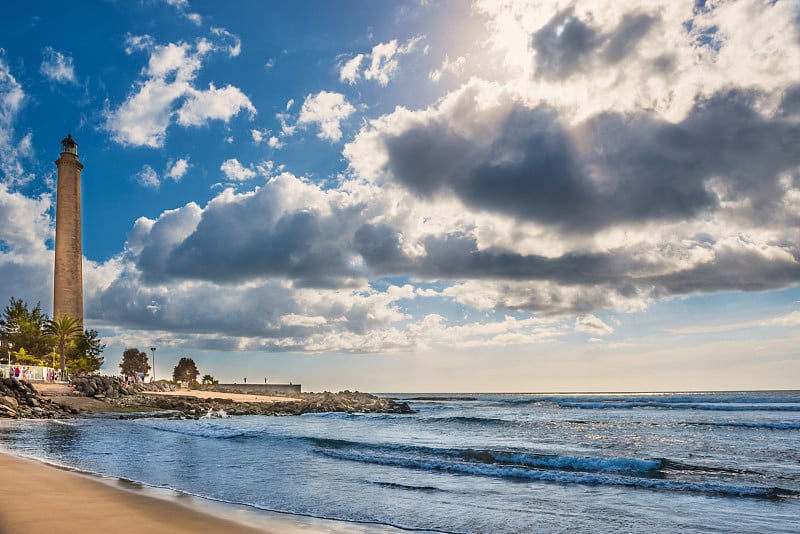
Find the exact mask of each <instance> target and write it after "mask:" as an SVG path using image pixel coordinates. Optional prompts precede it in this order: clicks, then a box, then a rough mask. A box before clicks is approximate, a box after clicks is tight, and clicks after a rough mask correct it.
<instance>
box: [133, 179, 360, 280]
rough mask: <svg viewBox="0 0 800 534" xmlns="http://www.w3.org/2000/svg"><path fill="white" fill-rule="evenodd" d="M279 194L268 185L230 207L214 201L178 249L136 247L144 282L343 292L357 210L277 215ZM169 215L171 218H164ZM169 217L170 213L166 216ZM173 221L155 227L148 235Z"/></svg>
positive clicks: (168, 245) (352, 274)
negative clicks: (281, 284) (276, 279)
mask: <svg viewBox="0 0 800 534" xmlns="http://www.w3.org/2000/svg"><path fill="white" fill-rule="evenodd" d="M277 200H278V195H276V194H275V191H271V190H270V189H269V188H268V187H265V188H262V189H260V190H259V191H258V192H256V193H255V194H254V195H251V196H247V197H243V198H239V199H236V200H234V201H230V202H214V203H211V204H210V205H209V206H208V207H207V208H206V209H205V210H203V211H202V214H201V216H200V220H199V222H198V223H197V225H196V228H195V229H194V231H192V232H191V233H190V234H189V235H188V236H187V237H185V239H182V240H181V241H180V242H179V243H177V244H174V245H173V244H171V243H164V242H163V241H161V240H158V239H154V240H153V241H152V242H150V243H148V244H147V245H146V246H144V248H143V249H142V251H141V253H140V254H139V256H138V258H137V267H138V268H139V269H140V270H141V271H142V273H143V278H144V280H145V281H147V282H148V283H160V282H163V281H165V280H168V279H197V280H208V281H214V282H218V283H235V282H241V281H244V280H248V279H253V278H257V277H271V276H283V277H288V278H291V279H293V280H294V282H295V284H296V285H297V286H298V287H301V286H313V287H342V286H346V285H349V284H351V283H352V277H355V276H358V273H356V272H355V271H354V270H353V268H352V267H351V266H350V260H351V259H352V257H353V253H352V252H351V250H350V248H349V247H348V246H344V245H343V244H342V243H340V241H341V240H342V239H347V236H348V233H349V232H352V230H348V228H347V227H346V225H347V224H349V221H350V220H351V219H353V217H354V215H357V214H358V212H359V211H360V208H359V207H353V208H350V213H347V212H345V211H341V210H338V211H336V210H334V212H333V213H332V214H329V215H325V216H322V215H321V214H320V213H319V211H318V210H316V209H315V208H313V207H309V208H306V209H299V210H291V211H287V212H281V211H279V208H278V206H277V205H276V204H275V202H276V201H277ZM170 215H171V214H170ZM167 217H168V218H169V215H168V216H167ZM162 223H163V224H165V225H166V226H167V227H169V226H171V225H173V224H178V223H177V222H176V221H168V220H164V221H162V220H160V221H158V222H157V223H156V224H155V226H154V228H153V230H152V231H151V234H153V235H156V234H158V232H159V231H160V229H159V225H160V224H162Z"/></svg>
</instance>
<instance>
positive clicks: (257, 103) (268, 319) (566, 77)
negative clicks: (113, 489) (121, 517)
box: [0, 0, 800, 391]
mask: <svg viewBox="0 0 800 534" xmlns="http://www.w3.org/2000/svg"><path fill="white" fill-rule="evenodd" d="M23 4H24V3H16V4H14V5H11V6H8V7H7V8H6V9H5V10H4V15H5V16H4V18H3V21H2V22H0V25H1V27H2V32H1V33H0V141H2V144H3V146H4V147H5V149H4V152H3V153H1V154H0V180H1V181H0V300H2V301H4V302H7V301H8V298H10V297H11V296H15V297H19V298H23V299H24V300H26V301H28V302H31V303H34V302H37V301H41V302H42V305H43V306H44V308H45V309H48V310H49V309H50V307H51V306H52V262H53V252H52V248H53V233H54V211H55V210H54V202H55V194H54V188H55V166H54V165H53V161H54V160H55V159H57V158H58V152H59V141H60V139H62V138H63V137H64V136H65V135H66V134H67V132H71V133H72V135H73V136H74V137H75V139H76V140H77V141H78V143H79V152H80V158H81V161H82V162H83V163H84V165H85V168H84V171H83V176H82V187H83V224H84V227H83V235H84V256H85V262H84V285H85V290H84V292H85V313H86V324H87V326H89V327H92V328H96V329H97V330H99V331H100V333H101V335H102V337H103V338H104V339H105V340H106V341H107V342H108V345H109V346H108V348H107V349H106V352H105V356H106V361H107V364H106V366H105V369H104V370H105V371H106V372H112V373H113V372H116V369H117V365H118V363H119V360H120V359H121V354H122V351H123V350H124V349H125V348H126V347H131V346H133V347H138V348H141V349H145V348H147V347H150V346H156V347H158V350H157V355H156V363H157V373H158V375H159V376H166V375H168V374H169V373H170V372H171V369H172V367H173V366H174V365H175V363H176V362H177V360H178V359H179V358H180V357H182V356H191V357H193V358H194V359H195V361H197V362H198V366H199V367H200V370H201V371H202V372H203V373H206V372H208V373H211V374H213V375H214V376H216V377H217V378H219V379H221V380H223V381H234V380H235V381H240V380H242V379H243V378H244V377H250V379H251V380H259V381H260V380H261V379H263V377H268V378H269V379H270V381H287V382H288V381H293V382H302V383H303V384H304V385H305V386H306V387H307V388H309V389H316V390H319V389H343V388H350V389H361V390H368V391H392V390H394V391H600V390H606V391H607V390H618V391H640V390H674V389H680V390H686V389H743V388H753V389H760V388H796V387H797V386H798V383H797V378H796V377H797V376H800V352H799V350H800V349H798V347H800V334H798V333H797V332H798V330H800V329H798V326H800V283H798V282H800V231H799V230H798V228H799V227H800V148H798V140H800V74H798V73H800V28H798V21H799V20H800V12H799V11H798V8H797V4H796V3H793V2H787V1H780V0H779V1H777V2H764V1H760V0H739V1H729V2H705V3H703V4H702V5H700V4H697V5H695V4H696V2H693V1H677V2H664V3H657V2H652V1H649V0H648V1H644V0H643V1H640V2H639V1H634V2H626V3H624V4H622V3H618V2H602V1H599V0H598V1H594V0H586V1H579V2H572V1H570V2H557V1H548V2H536V1H532V0H531V1H527V2H526V1H508V2H496V1H476V2H472V3H468V2H461V1H456V2H445V1H435V0H430V1H415V2H404V3H386V2H373V1H365V2H358V1H351V2H291V3H288V2H287V3H281V2H261V1H252V2H246V1H237V2H231V3H227V4H223V3H220V2H211V1H209V2H197V1H188V0H168V1H157V0H143V1H132V2H95V3H81V4H78V5H76V6H74V7H72V8H71V9H65V7H64V4H63V3H56V2H37V3H33V4H31V5H27V4H26V5H23Z"/></svg>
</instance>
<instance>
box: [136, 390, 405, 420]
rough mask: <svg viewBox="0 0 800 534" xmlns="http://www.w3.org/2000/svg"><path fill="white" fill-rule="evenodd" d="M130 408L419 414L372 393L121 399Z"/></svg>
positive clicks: (184, 413) (189, 413) (198, 412)
mask: <svg viewBox="0 0 800 534" xmlns="http://www.w3.org/2000/svg"><path fill="white" fill-rule="evenodd" d="M121 402H124V403H126V404H128V403H130V404H137V405H141V406H148V407H150V408H155V409H159V410H164V411H166V412H167V413H165V415H169V414H170V413H169V412H171V416H173V417H182V418H183V417H185V418H197V417H203V416H214V415H302V414H304V413H324V412H345V413H398V414H408V413H415V412H414V410H412V409H411V408H410V407H409V406H408V404H406V403H401V404H398V403H395V402H394V401H393V400H391V399H385V398H382V397H376V396H374V395H370V394H368V393H359V392H350V391H343V392H340V393H330V392H327V391H326V392H324V393H303V394H302V395H300V398H299V399H297V400H286V401H279V402H234V401H232V400H230V399H223V398H214V399H198V398H196V397H191V396H168V397H167V396H158V395H147V394H144V393H142V394H139V395H136V396H135V397H130V398H127V399H121Z"/></svg>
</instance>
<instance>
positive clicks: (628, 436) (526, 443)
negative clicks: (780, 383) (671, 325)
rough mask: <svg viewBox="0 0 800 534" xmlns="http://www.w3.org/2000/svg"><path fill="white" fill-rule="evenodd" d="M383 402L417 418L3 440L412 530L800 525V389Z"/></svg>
mask: <svg viewBox="0 0 800 534" xmlns="http://www.w3.org/2000/svg"><path fill="white" fill-rule="evenodd" d="M390 396H393V397H397V398H400V399H404V400H407V401H408V402H409V404H410V405H411V406H412V407H413V408H414V409H416V410H419V413H417V414H414V415H389V414H353V415H347V414H314V415H311V414H309V415H303V416H299V417H258V416H245V417H222V418H220V417H209V418H203V419H200V420H183V421H180V420H168V419H157V418H139V419H134V420H119V419H114V418H112V417H90V418H79V419H71V420H66V421H14V422H9V423H5V424H3V425H0V447H2V448H4V449H10V450H12V451H14V452H16V453H18V454H23V455H26V456H32V457H36V458H41V459H44V460H47V461H50V462H55V463H58V464H62V465H67V466H70V467H73V468H76V469H79V470H84V471H88V472H94V473H101V474H104V475H109V476H115V477H122V478H125V479H129V480H134V481H138V482H142V483H144V484H146V485H150V486H155V487H167V488H172V489H175V490H178V491H181V492H185V493H189V494H193V495H199V496H203V497H208V498H211V499H215V500H220V501H225V502H232V503H240V504H244V505H248V506H252V507H255V508H260V509H268V510H274V511H281V512H290V513H293V514H303V515H309V516H314V517H325V518H334V519H340V520H345V521H355V522H368V523H370V522H372V523H377V524H385V525H394V526H397V527H401V528H404V529H412V530H423V531H441V532H459V533H462V532H463V533H467V532H469V533H473V532H475V533H478V532H480V533H483V532H486V533H500V532H566V531H569V532H611V531H614V532H618V531H628V532H648V533H657V532H670V533H671V532H795V533H796V532H800V391H771V392H735V393H734V392H724V393H719V392H710V393H676V394H582V395H574V394H570V395H566V394H565V395H549V394H548V395H536V394H519V395H508V394H503V395H486V394H473V395H471V394H458V395H417V394H415V395H403V394H394V395H390Z"/></svg>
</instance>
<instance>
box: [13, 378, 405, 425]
mask: <svg viewBox="0 0 800 534" xmlns="http://www.w3.org/2000/svg"><path fill="white" fill-rule="evenodd" d="M0 384H2V385H1V386H0V418H2V417H12V418H49V417H66V416H70V415H75V414H78V413H83V412H85V413H92V412H120V417H123V418H125V417H134V415H131V414H130V412H143V414H142V415H147V416H154V415H157V416H166V417H175V418H198V417H211V416H220V417H224V416H231V415H301V414H304V413H323V412H345V413H376V412H377V413H397V414H408V413H414V410H412V409H411V408H410V407H409V406H408V404H406V403H404V402H403V403H398V402H396V401H395V400H392V399H387V398H383V397H376V396H375V395H370V394H368V393H359V392H357V391H356V392H351V391H342V392H339V393H331V392H328V391H326V392H324V393H301V394H299V395H294V396H293V397H292V398H287V399H286V400H281V401H276V402H255V401H254V402H235V401H233V400H230V399H226V398H223V397H220V398H198V397H194V396H192V395H191V392H187V394H186V395H159V394H158V393H159V392H165V391H174V390H175V385H174V384H171V383H169V382H157V383H152V384H126V383H124V382H123V381H122V380H120V379H119V378H116V377H105V376H79V377H75V378H73V380H72V392H71V395H72V396H76V397H83V398H85V399H86V401H87V402H89V403H90V404H88V405H83V406H81V408H80V409H77V408H76V407H75V406H74V403H68V402H56V401H53V400H51V399H50V398H48V397H46V396H43V395H41V394H40V393H38V392H37V391H36V389H35V388H34V386H33V384H30V383H29V382H26V381H24V380H17V379H15V378H8V379H3V380H2V382H1V383H0ZM90 399H93V401H90Z"/></svg>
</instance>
